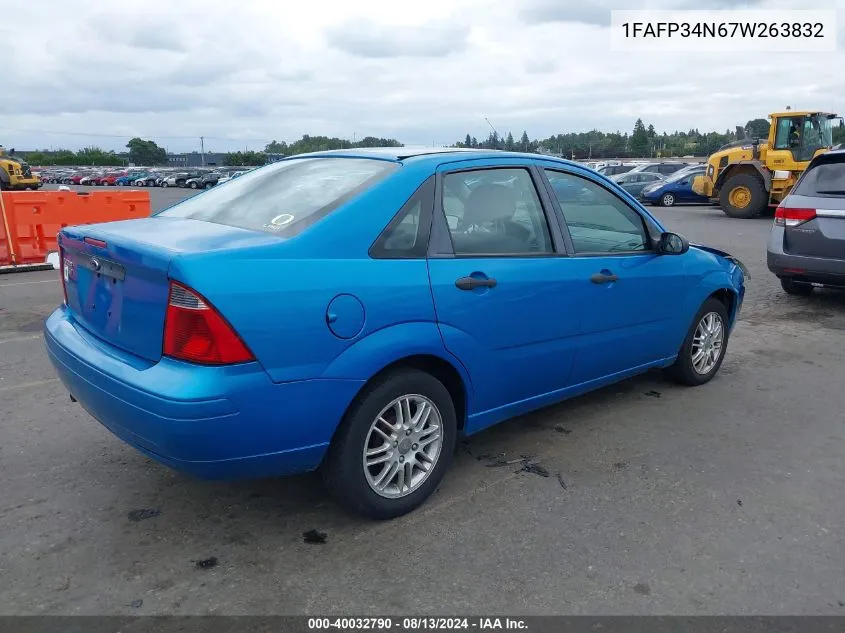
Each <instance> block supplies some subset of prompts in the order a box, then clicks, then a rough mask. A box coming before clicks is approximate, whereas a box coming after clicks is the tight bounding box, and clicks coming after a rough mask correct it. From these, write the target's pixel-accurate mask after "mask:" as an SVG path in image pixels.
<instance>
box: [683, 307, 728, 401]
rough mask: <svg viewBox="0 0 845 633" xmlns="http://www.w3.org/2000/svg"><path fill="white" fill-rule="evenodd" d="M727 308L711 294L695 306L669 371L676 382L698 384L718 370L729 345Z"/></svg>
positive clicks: (701, 383) (706, 380) (705, 380)
mask: <svg viewBox="0 0 845 633" xmlns="http://www.w3.org/2000/svg"><path fill="white" fill-rule="evenodd" d="M728 334H729V332H728V309H727V307H726V306H725V304H724V303H723V302H722V301H720V300H719V299H717V298H716V297H710V298H709V299H708V300H707V301H705V302H704V305H702V306H701V308H700V309H699V310H698V313H697V314H696V315H695V318H694V319H693V321H692V324H691V325H690V328H689V330H688V332H687V336H686V338H685V339H684V342H683V343H682V344H681V349H680V351H679V352H678V357H677V358H676V359H675V362H674V363H673V364H672V366H671V367H669V368H668V373H669V375H670V376H671V377H672V378H674V379H675V380H676V381H677V382H679V383H681V384H684V385H689V386H692V387H694V386H697V385H703V384H704V383H705V382H708V381H709V380H710V379H711V378H713V376H715V375H716V373H717V372H718V371H719V367H721V366H722V361H723V360H724V358H725V352H726V351H727V347H728Z"/></svg>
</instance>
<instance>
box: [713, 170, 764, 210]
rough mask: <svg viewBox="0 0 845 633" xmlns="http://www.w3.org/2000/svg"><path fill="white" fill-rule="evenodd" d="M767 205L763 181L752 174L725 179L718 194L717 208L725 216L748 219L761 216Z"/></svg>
mask: <svg viewBox="0 0 845 633" xmlns="http://www.w3.org/2000/svg"><path fill="white" fill-rule="evenodd" d="M768 204H769V194H768V193H767V192H766V187H765V186H764V185H763V179H762V178H760V176H757V175H753V174H736V175H735V176H731V177H729V178H728V179H727V181H726V182H725V183H724V184H723V185H722V189H721V191H720V192H719V206H720V207H721V209H722V211H723V212H724V213H725V215H728V216H729V217H732V218H739V219H749V218H756V217H759V216H760V215H762V213H763V211H765V210H766V207H767V206H768Z"/></svg>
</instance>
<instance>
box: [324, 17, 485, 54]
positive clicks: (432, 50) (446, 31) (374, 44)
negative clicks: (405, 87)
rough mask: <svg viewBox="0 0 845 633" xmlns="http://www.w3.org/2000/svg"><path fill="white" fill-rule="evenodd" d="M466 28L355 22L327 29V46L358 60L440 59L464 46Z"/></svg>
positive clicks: (459, 26) (443, 25)
mask: <svg viewBox="0 0 845 633" xmlns="http://www.w3.org/2000/svg"><path fill="white" fill-rule="evenodd" d="M468 35H469V28H468V27H466V26H464V25H460V24H448V23H429V24H424V25H421V26H390V25H381V24H377V23H375V22H373V21H371V20H355V21H350V22H347V23H345V24H341V25H338V26H335V27H332V28H330V29H329V30H328V31H327V33H326V39H327V41H328V43H329V45H330V46H333V47H335V48H338V49H340V50H342V51H345V52H347V53H349V54H351V55H357V56H360V57H373V58H388V57H444V56H446V55H450V54H452V53H457V52H460V51H462V50H464V48H466V45H467V36H468Z"/></svg>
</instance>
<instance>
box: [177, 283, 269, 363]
mask: <svg viewBox="0 0 845 633" xmlns="http://www.w3.org/2000/svg"><path fill="white" fill-rule="evenodd" d="M163 354H164V355H165V356H170V357H171V358H177V359H179V360H184V361H188V362H190V363H198V364H201V365H229V364H233V363H245V362H248V361H251V360H255V356H253V354H252V352H250V351H249V348H247V346H246V345H245V344H244V342H243V341H242V340H241V338H240V337H239V336H238V334H237V333H236V332H235V330H234V329H233V328H232V326H231V325H229V323H227V322H226V320H225V319H224V318H223V317H222V316H221V315H220V313H219V312H217V310H215V309H214V307H212V305H211V304H210V303H209V302H208V301H206V300H205V299H204V298H203V297H201V296H200V295H199V294H197V293H196V292H194V291H193V290H191V289H190V288H188V287H187V286H183V285H182V284H179V283H176V282H175V281H171V282H170V297H169V298H168V301H167V314H166V316H165V319H164V348H163Z"/></svg>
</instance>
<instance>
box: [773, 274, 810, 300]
mask: <svg viewBox="0 0 845 633" xmlns="http://www.w3.org/2000/svg"><path fill="white" fill-rule="evenodd" d="M780 287H781V288H783V291H784V292H785V293H786V294H788V295H795V296H796V297H809V296H810V295H811V294H813V287H812V286H811V285H810V284H807V283H801V282H800V281H795V280H794V279H789V278H788V277H784V278H782V279H781V280H780Z"/></svg>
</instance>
